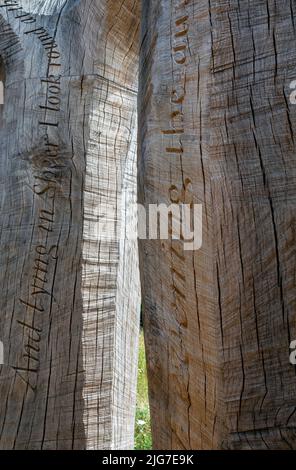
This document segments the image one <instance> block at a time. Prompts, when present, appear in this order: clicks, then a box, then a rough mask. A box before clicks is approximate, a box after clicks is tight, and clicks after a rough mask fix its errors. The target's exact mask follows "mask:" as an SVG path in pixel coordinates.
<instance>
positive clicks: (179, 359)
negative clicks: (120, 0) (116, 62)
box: [139, 0, 296, 449]
mask: <svg viewBox="0 0 296 470" xmlns="http://www.w3.org/2000/svg"><path fill="white" fill-rule="evenodd" d="M142 20H143V27H142V41H141V58H140V91H139V101H140V106H139V111H140V119H139V122H140V127H139V142H140V147H141V148H140V160H139V173H140V175H139V177H140V188H139V190H140V200H141V201H142V202H144V203H145V204H146V205H148V204H152V203H153V204H159V203H165V204H167V205H169V204H171V203H172V202H175V203H178V204H180V203H187V204H190V203H200V204H202V205H203V243H202V248H201V249H200V250H198V251H184V249H183V243H182V241H171V240H169V241H166V240H162V241H154V240H151V241H142V242H141V244H140V266H141V276H142V284H143V288H142V290H143V302H144V310H145V314H144V325H145V332H146V347H147V354H148V368H149V387H150V400H151V411H152V423H153V435H154V447H155V448H158V449H220V448H223V449H251V448H252V449H269V448H272V449H291V448H294V449H295V448H296V439H295V424H296V412H295V411H296V398H295V389H296V376H295V367H293V366H292V365H291V364H290V362H289V345H290V342H291V340H294V339H295V338H296V324H295V307H296V301H295V300H296V288H295V246H296V238H295V237H296V235H295V233H296V232H295V227H296V223H295V196H296V164H295V163H296V162H295V160H296V157H295V155H296V153H295V138H294V135H295V126H296V107H295V106H293V105H291V104H290V102H289V94H290V89H289V84H290V82H291V81H292V80H293V79H295V77H296V69H295V63H296V35H295V23H294V21H295V4H294V3H293V2H290V1H289V0H272V1H269V0H267V1H266V0H264V1H263V0H250V1H248V2H247V1H243V0H241V1H237V0H227V1H224V0H219V1H218V0H210V1H209V0H173V1H171V0H161V1H159V0H151V1H149V2H143V15H142Z"/></svg>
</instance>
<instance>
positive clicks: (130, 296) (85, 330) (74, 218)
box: [0, 0, 140, 449]
mask: <svg viewBox="0 0 296 470" xmlns="http://www.w3.org/2000/svg"><path fill="white" fill-rule="evenodd" d="M41 4H42V5H41ZM39 7H41V9H40V8H39ZM27 8H28V9H29V8H30V9H31V10H30V11H28V10H27ZM122 8H123V14H121V17H120V19H118V15H119V12H120V11H121V9H122ZM38 13H42V15H40V14H38ZM138 23H139V12H138V4H137V3H136V4H135V3H134V2H133V1H131V0H126V1H124V2H122V1H114V0H113V1H112V2H111V1H100V0H97V1H95V2H94V1H91V0H84V1H83V2H79V1H71V2H69V1H68V2H65V1H59V0H56V1H54V0H50V1H49V0H46V1H43V2H37V1H35V2H30V1H19V0H18V1H15V0H9V1H8V0H6V1H5V0H3V2H1V5H0V56H1V58H2V60H3V62H4V65H5V72H6V83H5V104H4V108H3V109H2V111H1V113H2V121H1V122H2V125H1V129H0V134H1V135H0V146H1V162H0V178H1V179H0V201H1V240H0V250H1V258H0V259H1V269H0V286H1V300H0V307H1V308H0V311H1V316H0V339H1V341H3V343H4V361H5V365H4V366H3V367H2V368H1V374H0V396H1V401H0V448H2V449H25V448H30V449H77V448H87V449H109V448H114V447H121V448H130V447H132V446H133V429H134V409H135V382H136V367H137V347H138V322H139V305H140V299H139V280H138V269H137V265H138V260H137V249H136V242H128V241H126V240H125V239H124V236H122V233H124V230H125V218H124V217H123V215H124V214H125V212H126V207H133V206H131V204H132V202H135V197H136V151H135V139H136V99H137V61H136V54H137V49H136V47H137V46H136V43H137V41H136V37H137V33H138ZM106 55H108V59H107V58H106ZM108 204H109V206H110V205H111V206H112V207H113V208H114V212H113V213H112V214H111V215H109V213H108V212H107V211H108ZM108 217H110V218H111V220H108V222H109V227H110V224H111V226H112V227H113V229H114V236H113V237H110V236H109V233H108V232H106V231H104V228H102V227H101V226H99V223H100V221H102V220H103V221H106V219H108ZM131 285H132V286H133V289H132V290H131V289H130V286H131Z"/></svg>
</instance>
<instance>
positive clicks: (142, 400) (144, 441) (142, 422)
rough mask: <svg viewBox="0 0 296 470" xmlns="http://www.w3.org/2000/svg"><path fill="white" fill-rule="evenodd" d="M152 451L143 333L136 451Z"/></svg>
mask: <svg viewBox="0 0 296 470" xmlns="http://www.w3.org/2000/svg"><path fill="white" fill-rule="evenodd" d="M150 449H152V437H151V427H150V412H149V401H148V381H147V370H146V357H145V346H144V336H143V332H142V331H141V335H140V349H139V365H138V389H137V410H136V428H135V450H150Z"/></svg>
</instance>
